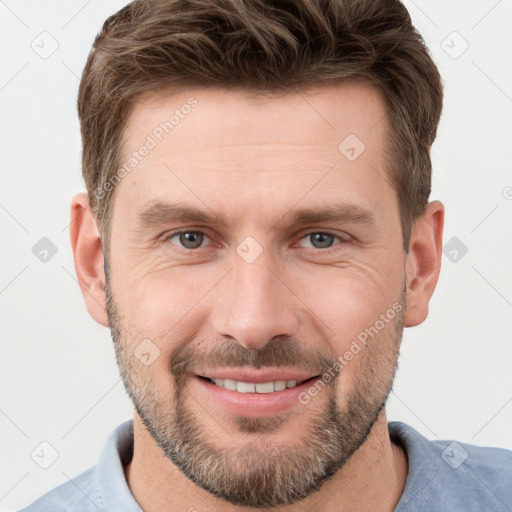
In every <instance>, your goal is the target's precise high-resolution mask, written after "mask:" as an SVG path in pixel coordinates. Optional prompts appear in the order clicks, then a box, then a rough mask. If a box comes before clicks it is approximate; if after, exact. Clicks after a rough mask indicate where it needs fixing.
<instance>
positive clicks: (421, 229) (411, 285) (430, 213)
mask: <svg viewBox="0 0 512 512" xmlns="http://www.w3.org/2000/svg"><path fill="white" fill-rule="evenodd" d="M443 228H444V206H443V204H442V203H441V202H440V201H432V202H431V203H429V204H428V205H427V209H426V211H425V213H424V214H423V215H422V216H421V217H420V218H419V219H418V220H417V221H416V222H415V224H414V227H413V229H412V233H411V242H410V245H409V254H408V255H407V258H406V276H407V305H406V309H405V318H404V325H405V327H414V326H415V325H419V324H421V323H422V322H423V321H424V320H425V319H426V318H427V316H428V304H429V301H430V298H431V297H432V294H433V293H434V290H435V287H436V285H437V281H438V279H439V273H440V271H441V259H442V244H443Z"/></svg>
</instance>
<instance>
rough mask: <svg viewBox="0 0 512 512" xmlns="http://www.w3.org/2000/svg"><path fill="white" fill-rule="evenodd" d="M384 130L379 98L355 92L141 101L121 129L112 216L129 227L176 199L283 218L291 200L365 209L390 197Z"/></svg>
mask: <svg viewBox="0 0 512 512" xmlns="http://www.w3.org/2000/svg"><path fill="white" fill-rule="evenodd" d="M387 126H388V123H387V118H386V109H385V105H384V102H383V99H382V97H381V95H380V93H379V92H378V91H377V90H376V89H375V88H374V87H372V86H370V85H368V84H364V83H354V82H351V83H346V84H343V85H341V86H336V87H323V88H316V89H315V88H312V89H309V90H305V91H303V92H300V93H293V94H286V95H282V96H277V97H269V96H259V95H256V96H255V95H251V94H249V93H247V92H244V91H227V90H218V89H203V90H201V89H191V90H188V91H186V92H180V93H173V94H158V95H156V94H154V95H148V96H145V97H143V98H141V99H140V100H139V101H138V102H137V103H136V104H135V105H134V108H133V110H132V112H131V115H130V117H129V119H128V121H127V124H126V129H125V133H124V136H123V145H122V151H121V165H123V166H124V168H125V173H124V174H125V175H126V177H125V178H123V179H122V180H121V182H120V183H119V184H118V185H117V190H116V197H117V198H119V197H120V196H122V198H123V199H122V201H118V200H116V201H115V204H114V211H115V210H116V209H118V210H119V209H121V210H123V214H124V215H123V216H124V217H127V216H129V217H130V218H133V219H134V218H135V215H136V212H138V211H140V208H141V207H142V206H143V205H144V204H146V203H147V202H148V201H158V200H161V201H172V200H178V199H179V200H180V201H181V202H182V200H183V199H184V198H185V199H187V200H188V202H189V203H195V204H196V205H197V206H201V202H202V203H203V205H202V206H209V207H210V208H213V207H218V208H221V209H224V210H226V209H227V208H232V210H233V212H234V211H236V212H237V213H240V212H241V209H243V206H244V205H248V204H252V205H253V206H254V205H255V204H259V205H260V206H261V207H262V208H263V209H268V208H273V207H277V206H278V205H281V206H282V208H289V207H290V206H291V205H292V204H294V203H296V202H297V201H298V200H301V197H304V201H305V202H306V203H307V202H308V200H309V201H313V200H314V198H315V196H316V197H317V198H319V199H320V200H321V198H322V197H324V198H325V199H326V200H329V198H330V199H333V200H334V199H336V198H338V197H343V196H345V197H348V196H352V199H354V198H355V196H356V195H359V197H358V199H359V202H360V204H361V206H363V207H364V206H366V207H367V208H370V209H371V208H372V207H373V206H375V203H376V202H378V201H379V199H378V197H377V196H378V195H379V194H380V195H381V196H382V197H381V199H382V198H384V199H385V198H386V194H387V195H388V199H389V198H390V197H391V195H392V194H393V192H394V191H393V190H392V187H391V185H390V183H389V181H388V180H387V179H386V173H385V171H384V169H385V167H386V164H387V162H386V160H385V157H384V155H385V153H384V147H385V134H386V130H387ZM144 148H148V149H145V150H144ZM141 153H144V156H142V157H141ZM305 195H307V196H308V197H305ZM353 202H354V201H353ZM116 203H118V204H116ZM317 204H318V199H317ZM303 206H307V204H303ZM310 206H313V203H311V205H310ZM226 216H228V215H226Z"/></svg>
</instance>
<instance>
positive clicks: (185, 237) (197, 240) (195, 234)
mask: <svg viewBox="0 0 512 512" xmlns="http://www.w3.org/2000/svg"><path fill="white" fill-rule="evenodd" d="M174 237H178V240H179V243H180V244H181V245H182V246H183V248H184V249H197V248H199V247H201V245H202V243H203V241H204V233H201V231H180V232H179V233H174V234H173V235H171V236H170V237H169V238H168V239H169V240H172V239H173V238H174Z"/></svg>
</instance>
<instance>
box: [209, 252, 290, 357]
mask: <svg viewBox="0 0 512 512" xmlns="http://www.w3.org/2000/svg"><path fill="white" fill-rule="evenodd" d="M286 275H288V273H286ZM286 275H285V272H284V270H283V267H282V265H276V264H275V260H272V258H270V257H268V256H267V253H266V252H265V251H263V253H262V254H261V255H260V256H259V257H258V258H257V259H256V260H255V261H253V262H252V263H247V262H246V261H244V259H243V258H241V257H239V256H238V255H235V258H234V268H233V269H232V270H231V272H229V273H228V275H227V276H226V278H225V279H224V280H223V282H222V284H221V286H220V289H219V290H218V292H217V294H216V303H217V306H216V309H215V313H214V318H213V328H214V330H215V334H216V336H217V338H219V337H220V338H225V339H230V340H234V341H236V342H238V343H240V344H241V345H243V346H244V347H246V348H249V349H256V350H258V349H261V348H262V347H264V346H265V345H266V344H267V343H268V342H269V341H271V340H272V339H273V338H275V337H276V336H286V337H290V336H295V335H296V332H297V329H298V327H299V316H298V311H297V308H298V303H299V302H300V301H298V300H297V298H296V297H295V296H294V294H293V292H292V291H291V290H290V288H289V286H290V285H289V284H288V282H287V279H286ZM219 293H220V294H221V296H219Z"/></svg>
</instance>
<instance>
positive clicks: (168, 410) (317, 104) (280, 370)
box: [25, 0, 512, 512]
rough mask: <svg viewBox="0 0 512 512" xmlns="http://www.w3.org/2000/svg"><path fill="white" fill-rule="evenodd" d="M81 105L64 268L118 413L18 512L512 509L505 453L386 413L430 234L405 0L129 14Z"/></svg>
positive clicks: (432, 219)
mask: <svg viewBox="0 0 512 512" xmlns="http://www.w3.org/2000/svg"><path fill="white" fill-rule="evenodd" d="M78 107H79V115H80V121H81V130H82V138H83V162H82V163H83V175H84V179H85V182H86V186H87V194H78V195H77V196H75V197H74V198H73V201H72V207H71V218H72V224H71V242H72V246H73V253H74V258H75V266H76V271H77V276H78V279H79V282H80V285H81V287H82V291H83V295H84V299H85V302H86V305H87V308H88V311H89V313H90V314H91V316H92V317H93V318H94V319H95V320H96V321H97V322H99V323H100V324H102V325H104V326H108V327H110V329H111V332H112V337H113V340H114V344H115V348H116V356H117V361H118V364H119V367H120V371H121V375H122V378H123V381H124V384H125V387H126V390H127V392H128V394H129V395H130V397H131V399H132V401H133V404H134V407H135V411H136V412H135V415H134V420H133V422H131V421H129V422H126V423H124V424H123V425H121V426H120V427H119V428H118V429H116V430H115V431H114V432H113V433H112V435H111V436H110V438H109V439H108V440H107V442H106V444H105V448H104V450H103V452H102V454H101V455H100V459H99V461H98V464H97V465H96V466H94V467H93V468H91V469H89V470H88V471H86V472H85V473H83V474H82V475H80V476H78V477H77V478H75V479H74V480H73V481H72V482H68V483H67V484H64V485H63V486H61V487H59V488H57V489H55V490H53V491H51V492H49V493H48V494H46V495H45V496H43V497H42V498H40V499H39V500H37V501H36V502H35V503H34V504H32V505H31V506H29V507H28V508H26V509H25V510H26V511H35V510H38V511H39V510H52V511H58V510H66V511H71V510H72V511H92V510H103V511H114V510H123V511H127V510H128V511H131V510H133V511H136V510H144V511H145V512H153V511H164V510H165V511H169V512H175V511H176V512H177V511H185V510H188V511H198V512H212V511H227V512H231V511H240V510H244V511H246V510H256V509H267V510H286V511H290V512H292V511H304V510H305V511H321V512H333V511H349V510H350V511H352V512H353V511H367V510H379V511H393V510H404V511H405V510H410V511H413V510H414V511H426V510H429V511H431V510H450V511H452V510H453V511H465V512H466V511H470V510H475V511H476V510H486V511H505V510H512V485H511V484H512V452H509V451H507V450H503V449H498V448H480V447H476V446H472V445H468V444H459V443H450V442H449V441H448V442H447V441H436V442H432V441H428V440H427V439H425V438H424V437H423V436H421V435H420V434H419V433H418V432H416V431H415V430H414V429H413V428H411V427H410V426H408V425H406V424H403V423H400V422H393V423H389V424H388V423H387V420H386V412H385V404H386V400H387V397H388V395H389V393H390V390H391V388H392V384H393V379H394V375H395V372H396V367H397V359H398V354H399V348H400V343H401V339H402V332H403V328H404V327H413V326H416V325H418V324H421V323H422V322H423V321H424V320H425V318H426V317H427V314H428V304H429V300H430V298H431V296H432V294H433V292H434V289H435V286H436V283H437V280H438V276H439V270H440V264H441V249H442V233H443V224H444V207H443V205H442V204H441V203H440V202H439V201H433V202H430V203H429V202H428V198H429V194H430V182H431V161H430V148H431V145H432V143H433V141H434V139H435V135H436V130H437V125H438V122H439V118H440V115H441V108H442V85H441V79H440V76H439V73H438V70H437V69H436V66H435V65H434V63H433V61H432V59H431V57H430V55H429V53H428V51H427V49H426V47H425V45H424V43H423V41H422V39H421V37H420V35H419V34H418V33H417V32H416V30H415V29H414V27H413V26H412V24H411V20H410V18H409V15H408V13H407V11H406V9H405V8H404V7H403V5H402V4H400V3H399V2H398V1H396V0H359V1H349V0H333V1H330V2H328V1H323V0H293V1H291V0H290V1H279V2H278V1H271V0H251V1H249V0H243V1H242V0H224V1H218V2H206V1H204V0H188V1H185V0H182V1H180V0H166V1H163V0H160V1H156V0H150V1H136V2H132V3H131V4H129V5H128V6H126V7H125V8H124V9H122V10H121V11H119V12H118V13H117V14H116V15H114V16H113V17H111V18H109V19H108V20H107V21H106V22H105V24H104V27H103V30H102V32H101V34H100V35H99V36H98V37H97V39H96V41H95V43H94V46H93V50H92V52H91V54H90V56H89V59H88V62H87V64H86V67H85V70H84V74H83V77H82V81H81V84H80V91H79V100H78Z"/></svg>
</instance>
